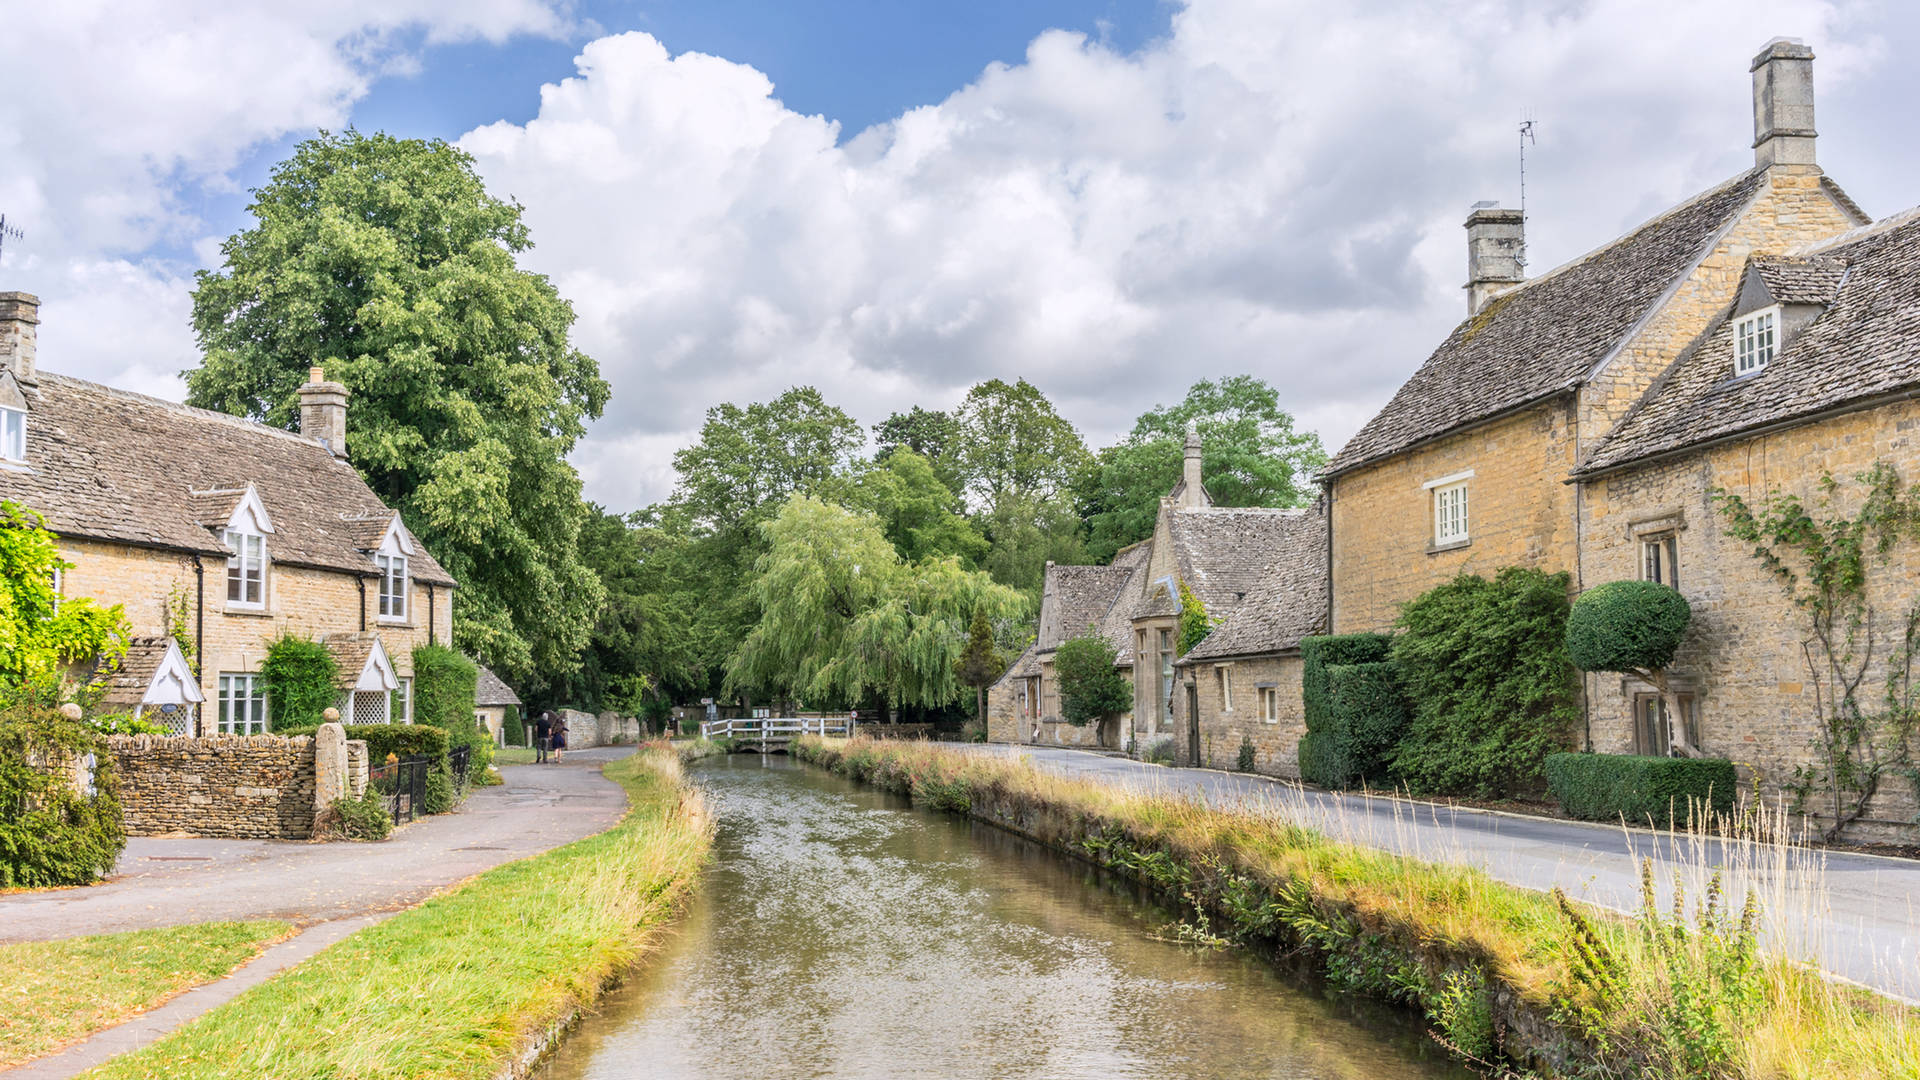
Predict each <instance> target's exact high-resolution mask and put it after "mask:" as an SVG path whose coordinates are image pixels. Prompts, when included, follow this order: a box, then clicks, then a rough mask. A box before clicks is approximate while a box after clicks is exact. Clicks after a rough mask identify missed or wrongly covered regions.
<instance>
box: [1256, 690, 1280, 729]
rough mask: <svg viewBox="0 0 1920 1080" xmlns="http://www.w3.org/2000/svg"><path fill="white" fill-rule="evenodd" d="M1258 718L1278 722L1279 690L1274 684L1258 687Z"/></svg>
mask: <svg viewBox="0 0 1920 1080" xmlns="http://www.w3.org/2000/svg"><path fill="white" fill-rule="evenodd" d="M1260 719H1261V720H1262V721H1264V722H1266V723H1269V724H1277V723H1279V722H1280V690H1279V688H1278V687H1274V686H1263V687H1261V688H1260Z"/></svg>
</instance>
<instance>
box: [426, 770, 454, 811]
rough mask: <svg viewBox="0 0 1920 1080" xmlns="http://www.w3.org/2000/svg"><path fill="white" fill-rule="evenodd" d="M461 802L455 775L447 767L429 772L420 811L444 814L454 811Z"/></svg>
mask: <svg viewBox="0 0 1920 1080" xmlns="http://www.w3.org/2000/svg"><path fill="white" fill-rule="evenodd" d="M459 801H460V793H459V791H457V790H456V789H455V787H454V783H453V773H452V771H451V770H449V769H448V768H447V766H445V765H440V766H437V767H435V768H432V769H429V770H427V783H426V788H425V794H424V795H423V796H422V798H421V799H420V809H422V810H424V811H426V812H427V813H429V814H444V813H446V812H447V811H449V810H451V809H453V807H454V805H455V804H456V803H458V802H459Z"/></svg>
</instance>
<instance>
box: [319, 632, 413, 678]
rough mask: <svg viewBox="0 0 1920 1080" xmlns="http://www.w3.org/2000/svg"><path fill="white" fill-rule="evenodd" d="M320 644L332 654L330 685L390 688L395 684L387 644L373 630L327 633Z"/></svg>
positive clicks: (394, 675) (395, 676)
mask: <svg viewBox="0 0 1920 1080" xmlns="http://www.w3.org/2000/svg"><path fill="white" fill-rule="evenodd" d="M320 643H321V644H322V645H325V646H326V647H327V651H328V652H329V653H332V654H333V663H334V666H335V669H336V670H335V674H334V686H335V687H336V688H338V689H340V690H342V691H347V690H369V691H371V690H392V689H394V688H395V687H397V686H398V685H399V676H398V675H396V674H395V673H394V670H393V660H392V658H391V657H389V656H388V655H387V647H386V645H385V644H384V643H383V642H382V641H381V640H380V635H378V634H374V633H362V634H329V635H327V636H326V637H325V638H323V639H321V642H320Z"/></svg>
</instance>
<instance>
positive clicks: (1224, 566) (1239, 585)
mask: <svg viewBox="0 0 1920 1080" xmlns="http://www.w3.org/2000/svg"><path fill="white" fill-rule="evenodd" d="M1308 513H1309V511H1306V510H1272V509H1266V508H1249V509H1228V508H1223V507H1217V506H1210V507H1206V508H1204V509H1189V510H1175V511H1173V514H1172V517H1171V518H1169V520H1168V531H1169V533H1170V535H1171V536H1172V538H1173V550H1174V556H1175V558H1176V559H1177V560H1178V565H1179V567H1180V580H1181V581H1183V582H1185V583H1186V586H1187V588H1189V589H1192V590H1193V592H1194V594H1195V595H1196V596H1198V597H1199V598H1200V602H1201V603H1202V604H1205V605H1206V608H1207V613H1208V614H1209V615H1210V616H1213V617H1216V618H1218V617H1223V616H1224V615H1225V614H1226V613H1227V612H1229V611H1231V610H1233V608H1234V607H1236V606H1238V605H1239V603H1240V602H1241V600H1243V599H1245V597H1246V596H1247V594H1248V593H1250V592H1252V591H1253V588H1254V586H1256V585H1258V584H1259V583H1260V581H1261V571H1263V570H1265V569H1266V567H1267V564H1268V563H1270V562H1272V561H1273V556H1274V551H1275V549H1276V548H1277V547H1278V546H1279V545H1280V544H1281V543H1282V542H1283V541H1284V540H1285V539H1286V537H1287V536H1288V535H1289V534H1290V533H1291V532H1292V530H1293V529H1294V528H1295V527H1296V526H1297V524H1298V523H1299V521H1300V520H1301V519H1302V518H1303V517H1305V516H1306V515H1307V514H1308ZM1175 599H1176V610H1177V600H1178V598H1177V597H1176V598H1175Z"/></svg>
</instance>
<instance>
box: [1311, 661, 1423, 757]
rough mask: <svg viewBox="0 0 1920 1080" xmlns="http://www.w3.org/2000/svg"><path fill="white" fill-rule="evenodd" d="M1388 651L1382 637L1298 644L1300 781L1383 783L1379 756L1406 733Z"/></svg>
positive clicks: (1404, 713)
mask: <svg viewBox="0 0 1920 1080" xmlns="http://www.w3.org/2000/svg"><path fill="white" fill-rule="evenodd" d="M1392 649H1393V639H1392V638H1390V637H1388V636H1387V635H1385V634H1336V635H1323V636H1319V637H1309V638H1306V639H1304V640H1302V641H1301V643H1300V655H1301V668H1302V670H1301V698H1302V699H1303V704H1304V706H1305V708H1306V722H1307V723H1306V726H1307V733H1306V735H1305V736H1304V737H1302V739H1301V741H1300V749H1299V755H1300V778H1301V779H1302V780H1305V781H1307V782H1308V783H1310V784H1318V785H1320V786H1321V787H1329V788H1344V787H1354V786H1357V785H1358V784H1360V783H1361V782H1362V781H1366V780H1380V779H1383V778H1384V777H1385V773H1386V768H1385V756H1386V754H1387V752H1388V751H1389V750H1391V749H1392V747H1393V744H1394V741H1395V740H1396V739H1398V738H1399V736H1400V733H1401V731H1403V730H1404V729H1405V728H1406V726H1407V707H1406V702H1405V699H1404V698H1403V696H1402V695H1401V693H1400V682H1399V676H1398V673H1397V672H1396V671H1395V670H1394V666H1393V664H1392V663H1391V662H1389V661H1388V657H1389V656H1390V654H1391V652H1392Z"/></svg>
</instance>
